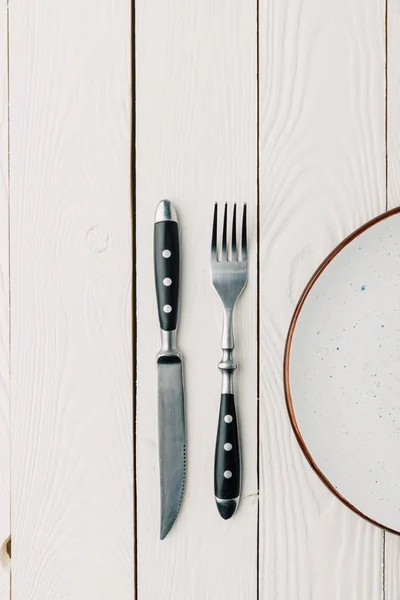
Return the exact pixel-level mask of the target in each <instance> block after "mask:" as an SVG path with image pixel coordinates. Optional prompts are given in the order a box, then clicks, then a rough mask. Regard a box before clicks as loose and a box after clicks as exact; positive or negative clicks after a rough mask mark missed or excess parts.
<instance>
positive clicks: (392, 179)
mask: <svg viewBox="0 0 400 600" xmlns="http://www.w3.org/2000/svg"><path fill="white" fill-rule="evenodd" d="M386 33H387V39H386V41H387V167H388V170H387V203H388V208H394V207H395V206H398V205H399V203H400V130H399V127H400V37H399V33H400V1H399V0H388V2H387V31H386ZM398 598H400V537H399V536H396V535H392V534H390V533H386V534H385V600H398Z"/></svg>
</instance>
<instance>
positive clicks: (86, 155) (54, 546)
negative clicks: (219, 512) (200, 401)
mask: <svg viewBox="0 0 400 600" xmlns="http://www.w3.org/2000/svg"><path fill="white" fill-rule="evenodd" d="M130 43H131V42H130V2H129V1H128V0H117V1H115V0H97V1H96V2H95V1H94V0H89V1H87V2H85V3H83V4H82V2H79V1H78V0H72V1H70V2H53V3H49V2H47V1H45V0H32V2H29V3H24V2H23V3H20V2H11V3H10V106H11V113H10V120H11V129H10V156H11V190H12V192H11V239H12V242H11V302H12V316H11V320H12V323H11V331H12V344H11V345H12V350H11V355H12V358H11V361H12V367H11V381H12V384H11V388H12V410H11V423H12V426H13V427H12V442H11V445H12V472H13V477H12V501H13V502H12V534H13V547H12V553H13V577H12V587H13V589H12V597H13V600H56V599H57V600H61V599H62V600H88V599H89V598H90V599H92V598H93V599H94V598H96V599H98V600H101V599H102V600H109V599H110V598H118V600H128V599H129V600H131V598H132V595H133V585H134V582H133V578H134V562H133V547H134V543H133V518H132V517H133V492H132V490H133V485H132V484H133V477H132V444H133V442H132V429H133V427H132V344H131V336H132V328H131V272H132V261H131V223H130V212H131V208H130V129H131V94H130ZM1 314H2V313H1Z"/></svg>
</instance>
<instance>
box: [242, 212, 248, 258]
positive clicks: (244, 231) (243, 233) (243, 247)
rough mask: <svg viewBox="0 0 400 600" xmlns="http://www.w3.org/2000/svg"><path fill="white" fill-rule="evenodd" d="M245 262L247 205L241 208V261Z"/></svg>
mask: <svg viewBox="0 0 400 600" xmlns="http://www.w3.org/2000/svg"><path fill="white" fill-rule="evenodd" d="M246 260H247V204H245V205H244V206H243V220H242V261H246Z"/></svg>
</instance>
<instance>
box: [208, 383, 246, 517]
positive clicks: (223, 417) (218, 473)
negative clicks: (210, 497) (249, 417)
mask: <svg viewBox="0 0 400 600" xmlns="http://www.w3.org/2000/svg"><path fill="white" fill-rule="evenodd" d="M214 494H215V501H216V503H217V508H218V511H219V514H220V515H221V517H222V518H223V519H230V518H231V517H232V515H233V514H234V513H235V511H236V508H237V506H238V503H239V496H240V448H239V435H238V424H237V418H236V409H235V396H234V394H221V405H220V411H219V421H218V432H217V443H216V447H215V463H214Z"/></svg>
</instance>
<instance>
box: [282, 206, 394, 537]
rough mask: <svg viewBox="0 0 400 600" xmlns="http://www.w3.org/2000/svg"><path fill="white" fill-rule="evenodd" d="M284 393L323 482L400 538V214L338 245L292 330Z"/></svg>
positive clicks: (302, 302) (388, 216) (300, 307)
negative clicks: (399, 535)
mask: <svg viewBox="0 0 400 600" xmlns="http://www.w3.org/2000/svg"><path fill="white" fill-rule="evenodd" d="M285 392H286V400H287V404H288V409H289V414H290V418H291V421H292V425H293V427H294V430H295V433H296V436H297V439H298V441H299V443H300V445H301V447H302V449H303V451H304V453H305V454H306V456H307V458H308V460H309V461H310V463H311V464H312V466H313V467H314V469H316V471H317V473H318V474H319V475H320V477H321V478H322V480H323V481H324V482H325V483H326V485H328V487H329V488H330V489H331V490H332V491H333V492H335V493H336V494H337V495H338V496H339V497H340V498H341V499H342V500H343V501H344V502H345V503H346V504H347V505H348V506H350V507H351V508H352V509H353V510H355V511H356V512H358V513H359V514H361V515H362V516H364V517H366V518H367V519H369V520H370V521H373V522H374V523H375V524H377V525H380V526H381V527H384V528H385V529H389V530H392V531H394V532H396V533H399V532H400V209H395V210H393V211H390V212H388V213H386V214H384V215H381V216H380V217H378V218H377V219H374V220H373V221H370V222H369V223H367V224H366V225H365V226H364V227H362V228H361V229H359V230H358V231H356V232H355V233H354V234H352V235H351V236H350V237H349V238H347V239H346V240H345V241H344V242H343V243H342V244H340V246H338V247H337V248H336V249H335V250H334V251H333V252H332V253H331V254H330V255H329V256H328V258H327V259H326V260H325V261H324V262H323V264H322V265H321V266H320V267H319V269H318V270H317V272H316V273H315V274H314V276H313V278H312V279H311V281H310V282H309V284H308V286H307V288H306V289H305V291H304V293H303V295H302V297H301V299H300V301H299V304H298V306H297V308H296V311H295V314H294V316H293V320H292V323H291V326H290V330H289V334H288V339H287V344H286V352H285Z"/></svg>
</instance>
